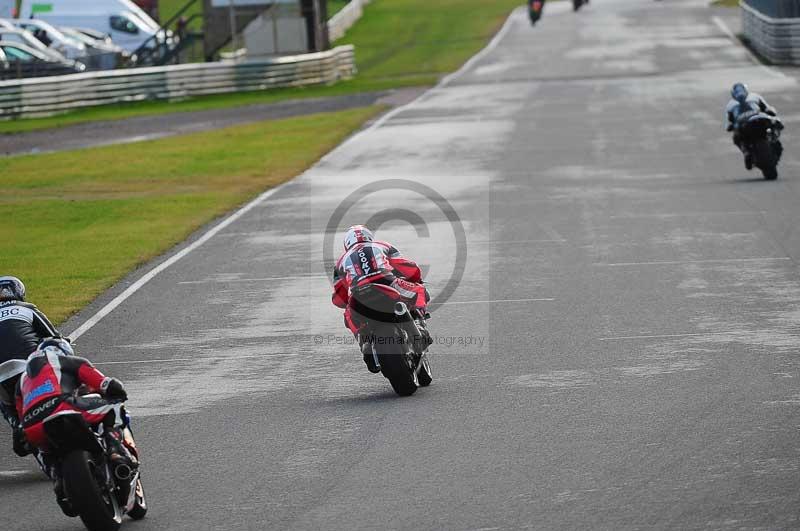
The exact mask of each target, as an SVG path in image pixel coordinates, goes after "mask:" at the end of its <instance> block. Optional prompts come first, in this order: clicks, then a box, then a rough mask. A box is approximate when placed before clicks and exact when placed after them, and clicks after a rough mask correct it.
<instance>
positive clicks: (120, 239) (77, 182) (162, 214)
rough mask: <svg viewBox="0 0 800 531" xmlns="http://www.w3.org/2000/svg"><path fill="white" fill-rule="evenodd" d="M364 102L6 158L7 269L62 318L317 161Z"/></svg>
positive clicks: (368, 112)
mask: <svg viewBox="0 0 800 531" xmlns="http://www.w3.org/2000/svg"><path fill="white" fill-rule="evenodd" d="M380 110H381V108H380V107H368V108H361V109H355V110H349V111H343V112H334V113H325V114H317V115H311V116H305V117H299V118H290V119H285V120H275V121H268V122H260V123H256V124H250V125H242V126H236V127H231V128H227V129H222V130H219V131H212V132H206V133H197V134H192V135H186V136H180V137H174V138H167V139H161V140H156V141H150V142H142V143H136V144H126V145H121V146H109V147H103V148H94V149H88V150H77V151H68V152H63V153H54V154H46V155H34V156H25V157H15V158H11V159H7V160H5V161H4V162H3V166H4V167H3V191H4V193H3V196H2V198H0V218H2V219H3V220H4V222H3V242H4V243H3V252H2V254H0V272H2V274H13V275H17V276H19V277H21V278H23V280H24V282H25V283H26V284H27V286H28V288H29V294H30V300H32V301H35V302H36V304H38V305H40V306H41V307H42V309H43V310H44V311H46V312H47V313H48V315H49V316H51V318H52V319H54V320H55V321H57V322H62V321H63V320H65V319H66V318H67V317H68V316H70V315H71V314H73V313H74V312H76V311H77V310H78V309H80V308H81V307H83V306H84V305H86V304H87V303H88V302H90V301H91V300H93V299H94V298H95V297H96V296H97V295H98V294H100V293H101V292H103V291H104V290H105V289H107V288H109V287H111V286H112V285H114V284H115V283H116V282H117V281H119V280H120V279H121V278H122V277H123V276H124V275H125V274H127V273H128V272H129V271H131V270H132V269H134V268H135V267H136V266H138V265H140V264H143V263H145V262H147V261H148V260H150V259H152V258H153V257H155V256H158V255H159V254H161V253H163V252H164V251H166V250H168V249H169V248H170V247H171V246H173V245H175V244H177V243H178V242H181V241H183V240H184V239H185V238H186V237H187V236H188V235H189V234H190V233H191V232H192V231H194V230H196V229H197V228H199V227H201V226H202V225H203V224H205V223H208V222H209V221H211V220H212V219H214V218H215V217H218V216H220V215H222V214H224V213H226V212H228V211H230V210H231V209H232V208H234V207H236V206H237V205H240V204H242V203H244V202H246V201H247V200H248V199H250V198H252V197H253V196H255V195H257V194H258V193H260V192H262V191H263V190H265V189H268V188H270V187H273V186H275V185H278V184H280V183H282V182H284V181H286V180H288V179H290V178H292V177H294V176H296V175H298V174H299V173H301V172H302V171H303V170H305V169H306V168H308V167H309V166H311V165H312V164H313V163H314V162H315V161H317V160H318V159H319V158H320V157H321V156H322V155H324V154H325V153H326V152H328V151H329V150H331V149H332V148H333V147H335V146H336V145H337V144H339V143H340V142H341V141H342V139H343V138H345V137H346V136H347V135H348V134H350V133H351V132H352V131H353V130H355V129H357V128H358V127H359V126H361V124H363V123H364V121H365V120H367V119H369V118H370V117H371V116H373V115H375V113H377V112H379V111H380Z"/></svg>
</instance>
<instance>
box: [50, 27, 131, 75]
mask: <svg viewBox="0 0 800 531" xmlns="http://www.w3.org/2000/svg"><path fill="white" fill-rule="evenodd" d="M59 29H60V30H61V31H62V32H63V33H64V35H66V36H67V37H70V38H72V39H75V40H77V41H80V42H82V43H83V44H84V45H85V46H86V51H87V55H86V57H85V58H83V59H82V62H83V63H85V64H86V67H87V68H89V69H90V70H113V69H115V68H117V67H118V66H120V65H121V64H122V63H124V62H125V61H126V60H127V59H128V58H129V57H130V54H129V53H128V52H127V51H125V50H123V49H122V48H120V47H119V46H117V45H116V44H114V43H113V42H111V40H110V39H108V40H105V39H104V40H98V39H95V38H93V37H89V36H88V35H86V34H85V33H82V32H80V31H78V30H76V29H74V28H65V27H60V28H59Z"/></svg>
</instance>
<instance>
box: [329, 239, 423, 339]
mask: <svg viewBox="0 0 800 531" xmlns="http://www.w3.org/2000/svg"><path fill="white" fill-rule="evenodd" d="M373 282H376V283H381V284H386V285H389V286H392V287H393V288H394V289H396V290H397V291H399V292H400V293H401V294H402V295H403V296H404V297H406V299H408V301H409V302H410V303H411V304H412V307H415V308H417V309H418V310H420V311H421V312H422V313H423V314H425V313H426V311H427V304H428V301H429V299H430V297H429V295H428V291H427V290H426V289H425V286H423V285H422V271H421V270H420V268H419V266H418V265H417V264H416V262H414V261H413V260H409V259H407V258H404V257H403V256H402V255H401V254H400V251H398V250H397V248H396V247H395V246H393V245H391V244H389V243H386V242H381V241H371V242H362V243H357V244H355V245H354V246H352V247H351V248H350V249H349V250H347V251H346V252H345V253H344V254H343V255H342V257H341V258H339V261H338V262H336V267H335V268H334V271H333V297H332V302H333V304H334V305H336V306H338V307H339V308H344V310H345V312H344V323H345V326H347V328H348V329H349V330H350V331H351V332H352V333H353V334H356V335H357V334H358V331H359V328H360V326H359V323H357V322H355V321H354V315H353V312H352V310H351V307H350V304H349V303H350V293H351V290H352V289H353V288H355V287H357V286H363V285H364V284H368V283H373Z"/></svg>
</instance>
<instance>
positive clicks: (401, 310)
mask: <svg viewBox="0 0 800 531" xmlns="http://www.w3.org/2000/svg"><path fill="white" fill-rule="evenodd" d="M394 313H395V315H397V316H398V317H403V316H404V315H407V316H408V319H406V320H405V321H404V322H403V325H404V326H405V328H406V333H408V334H409V335H410V336H411V337H413V338H414V339H419V338H422V332H421V331H420V329H419V327H418V326H417V323H416V322H415V321H414V319H413V318H412V317H411V312H409V311H408V306H406V304H405V303H404V302H398V303H396V304H395V305H394Z"/></svg>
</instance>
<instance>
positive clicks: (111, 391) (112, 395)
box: [100, 378, 128, 402]
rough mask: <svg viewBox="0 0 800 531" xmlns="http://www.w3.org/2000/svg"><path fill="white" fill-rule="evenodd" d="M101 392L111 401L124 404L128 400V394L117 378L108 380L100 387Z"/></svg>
mask: <svg viewBox="0 0 800 531" xmlns="http://www.w3.org/2000/svg"><path fill="white" fill-rule="evenodd" d="M100 390H101V391H103V394H105V395H106V398H108V399H109V400H120V401H122V402H124V401H126V400H127V399H128V393H127V392H126V391H125V387H124V386H123V385H122V382H120V381H119V380H117V379H116V378H106V379H105V380H103V384H102V385H101V386H100Z"/></svg>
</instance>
